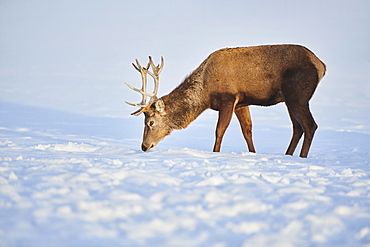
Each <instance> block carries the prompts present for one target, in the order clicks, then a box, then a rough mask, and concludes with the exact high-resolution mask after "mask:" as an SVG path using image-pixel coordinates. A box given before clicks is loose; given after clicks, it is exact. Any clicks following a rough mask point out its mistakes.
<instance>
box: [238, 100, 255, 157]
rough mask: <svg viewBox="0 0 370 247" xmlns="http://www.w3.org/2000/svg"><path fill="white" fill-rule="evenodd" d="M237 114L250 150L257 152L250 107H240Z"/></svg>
mask: <svg viewBox="0 0 370 247" xmlns="http://www.w3.org/2000/svg"><path fill="white" fill-rule="evenodd" d="M235 115H236V116H237V118H238V120H239V123H240V127H241V129H242V132H243V136H244V139H245V141H246V142H247V145H248V150H249V152H252V153H255V152H256V150H255V149H254V145H253V140H252V120H251V115H250V112H249V107H248V106H244V107H239V108H237V109H235Z"/></svg>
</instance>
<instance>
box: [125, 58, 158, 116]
mask: <svg viewBox="0 0 370 247" xmlns="http://www.w3.org/2000/svg"><path fill="white" fill-rule="evenodd" d="M135 61H136V65H135V64H134V63H132V65H133V66H134V68H135V69H136V70H137V71H139V72H140V74H141V80H142V87H141V89H138V88H135V87H133V86H131V85H130V84H128V83H126V82H125V84H126V85H127V86H128V87H129V88H131V89H132V90H134V91H136V92H139V93H141V96H142V98H141V102H140V103H139V104H133V103H129V102H127V101H126V103H127V104H129V105H132V106H137V107H140V109H139V110H137V111H135V112H133V113H131V115H134V116H139V115H140V114H141V113H143V112H145V111H146V110H147V108H148V107H150V106H151V104H152V103H153V102H154V101H155V100H156V99H157V93H158V89H159V74H160V73H161V71H162V69H163V66H164V59H163V57H161V64H160V65H159V64H158V65H157V66H155V65H154V63H153V60H152V57H150V56H149V62H148V65H147V66H146V67H142V66H141V65H140V63H139V61H138V60H137V59H136V60H135ZM149 67H152V71H153V72H151V71H149ZM147 74H149V75H150V76H151V77H153V79H154V90H153V93H147V92H146V86H147ZM147 96H148V97H150V100H149V102H148V103H146V97H147Z"/></svg>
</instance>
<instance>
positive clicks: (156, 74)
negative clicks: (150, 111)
mask: <svg viewBox="0 0 370 247" xmlns="http://www.w3.org/2000/svg"><path fill="white" fill-rule="evenodd" d="M149 63H150V65H151V67H152V70H153V73H152V72H150V71H149V70H148V74H149V75H150V76H151V77H153V79H154V90H153V93H152V94H151V95H150V97H152V99H153V98H157V94H158V89H159V74H160V73H161V71H162V69H163V66H164V59H163V57H161V64H160V65H159V64H158V65H157V66H155V65H154V63H153V60H152V57H151V56H149Z"/></svg>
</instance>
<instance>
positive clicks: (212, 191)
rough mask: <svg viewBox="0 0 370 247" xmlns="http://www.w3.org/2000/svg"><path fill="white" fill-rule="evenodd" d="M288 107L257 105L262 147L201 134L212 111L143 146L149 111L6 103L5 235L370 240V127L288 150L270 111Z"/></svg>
mask: <svg viewBox="0 0 370 247" xmlns="http://www.w3.org/2000/svg"><path fill="white" fill-rule="evenodd" d="M283 108H284V107H283ZM283 108H275V109H273V110H272V111H269V110H268V108H261V109H260V110H261V111H260V112H261V115H259V113H258V112H256V114H255V116H256V121H255V142H256V144H257V145H256V146H257V151H259V150H260V152H259V153H256V154H253V153H248V152H246V147H245V144H244V143H243V140H242V138H241V139H240V140H236V141H234V139H237V138H233V139H232V140H229V141H228V140H227V139H226V140H225V141H226V142H225V148H224V149H225V151H223V152H221V153H212V152H210V151H208V150H210V149H211V147H212V142H213V135H209V136H206V137H204V139H202V138H200V142H199V143H198V144H197V143H196V140H197V139H198V137H199V136H200V133H208V132H207V130H208V129H210V126H212V127H213V126H214V124H215V123H213V122H214V120H215V119H214V114H213V113H212V112H206V113H205V114H204V116H202V117H200V119H199V120H196V121H195V122H194V123H193V124H192V125H194V127H189V129H186V130H182V131H179V132H174V133H173V134H174V137H172V136H170V137H167V139H165V140H164V141H163V142H162V143H161V144H160V145H159V146H158V147H156V149H155V150H153V151H151V152H148V153H144V152H142V151H140V141H141V140H140V138H141V134H140V133H141V131H142V130H141V128H142V125H140V126H137V122H136V121H138V120H139V119H140V118H135V117H129V118H94V117H87V116H81V115H74V114H69V113H63V112H58V111H56V110H51V109H43V108H34V107H29V106H23V105H15V104H12V103H6V102H2V103H1V109H0V110H1V111H0V114H1V119H2V120H1V125H0V133H1V135H0V148H1V155H0V218H1V219H2V220H1V221H0V246H349V245H351V246H365V245H367V244H369V243H370V176H369V174H370V168H369V167H370V166H369V165H370V164H369V163H370V154H369V150H368V147H369V146H370V138H369V136H368V134H367V133H360V132H352V130H351V131H345V132H343V131H332V130H325V128H324V130H320V129H319V130H318V132H317V135H316V137H315V138H316V139H315V141H314V143H313V148H312V150H311V153H310V155H309V158H308V159H302V158H299V157H297V156H293V157H291V156H285V155H283V151H284V149H285V145H287V144H288V141H289V137H290V131H291V130H290V126H286V127H284V126H285V125H284V124H282V125H281V126H280V127H273V126H270V125H271V123H270V122H264V121H262V120H263V119H264V118H265V117H269V116H268V114H271V116H270V117H271V118H274V114H275V113H274V112H276V111H277V112H279V111H280V109H281V110H283ZM255 110H257V109H255ZM266 114H267V115H266ZM252 115H253V109H252ZM39 116H45V117H44V118H40V117H39ZM285 117H287V116H286V115H282V116H281V117H280V118H276V121H275V122H279V120H280V121H281V122H282V123H284V121H285V120H283V119H284V118H285ZM211 122H212V123H213V124H211ZM259 125H260V126H259ZM278 126H279V125H278ZM367 126H369V125H367ZM230 128H231V129H230V130H229V132H228V133H227V135H232V136H234V135H235V137H236V136H237V135H240V136H241V133H240V131H239V128H238V126H237V123H235V121H234V123H233V124H232V125H231V126H230ZM234 131H235V133H238V134H234ZM136 132H137V133H136ZM211 132H213V130H212V131H211ZM271 133H275V136H274V135H271V136H267V135H270V134H271ZM278 133H280V135H279V134H278ZM281 133H283V134H281ZM284 133H286V135H285V134H284ZM282 136H283V137H284V138H282ZM178 138H181V139H182V141H181V142H180V143H177V140H178ZM258 138H262V139H263V141H264V142H265V141H266V144H265V145H264V143H262V142H261V141H259V140H258ZM338 140H340V143H338ZM268 142H270V144H268ZM231 150H236V151H235V152H234V151H231Z"/></svg>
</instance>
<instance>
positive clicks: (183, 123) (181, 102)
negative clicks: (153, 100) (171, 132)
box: [162, 72, 209, 129]
mask: <svg viewBox="0 0 370 247" xmlns="http://www.w3.org/2000/svg"><path fill="white" fill-rule="evenodd" d="M194 73H195V72H194ZM194 73H193V74H191V75H190V76H189V77H187V78H186V79H185V80H184V82H183V83H181V84H180V85H179V86H178V87H177V88H175V89H174V90H173V91H172V92H171V93H170V94H168V95H166V96H163V97H162V100H163V101H164V103H165V105H166V113H167V117H168V118H169V123H170V124H171V125H173V126H172V127H173V128H174V129H183V128H186V127H187V126H188V125H189V124H190V123H191V122H192V121H193V120H195V119H196V118H197V117H198V116H199V115H200V114H201V113H202V112H203V111H204V110H206V109H207V108H209V104H208V102H209V101H208V100H207V95H206V94H205V93H204V87H203V80H202V78H201V76H197V75H194Z"/></svg>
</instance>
